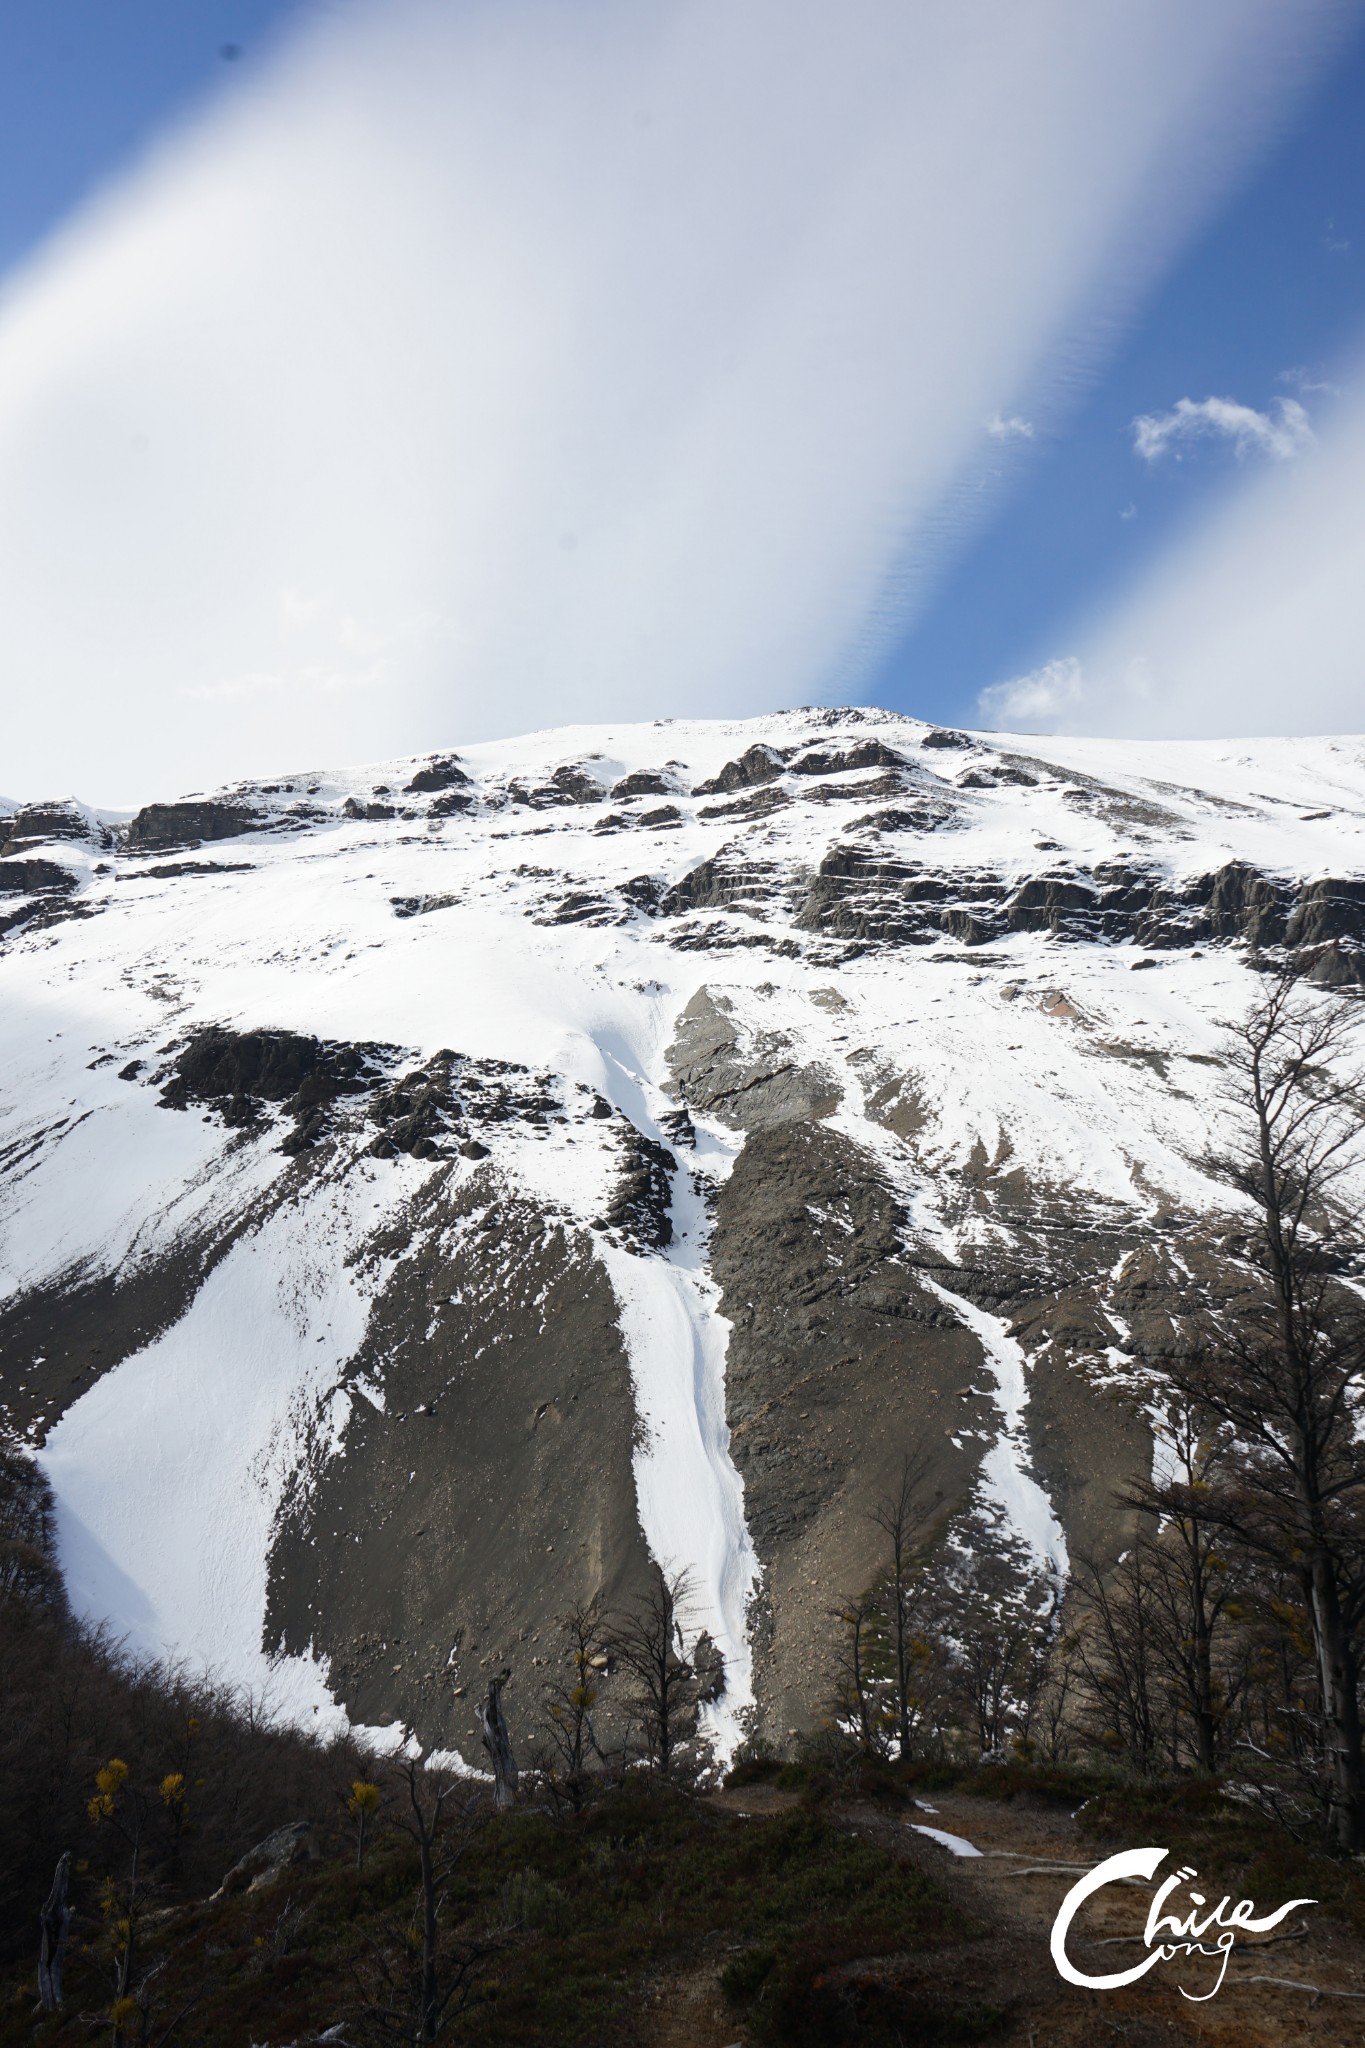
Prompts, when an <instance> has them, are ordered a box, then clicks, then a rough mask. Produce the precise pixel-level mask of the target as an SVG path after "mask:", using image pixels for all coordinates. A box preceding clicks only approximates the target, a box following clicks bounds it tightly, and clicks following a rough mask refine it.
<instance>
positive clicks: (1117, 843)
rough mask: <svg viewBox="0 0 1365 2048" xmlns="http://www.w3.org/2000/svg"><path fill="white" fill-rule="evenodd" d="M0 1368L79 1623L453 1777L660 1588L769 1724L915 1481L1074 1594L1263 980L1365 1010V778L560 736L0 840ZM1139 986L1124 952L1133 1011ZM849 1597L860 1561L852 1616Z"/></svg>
mask: <svg viewBox="0 0 1365 2048" xmlns="http://www.w3.org/2000/svg"><path fill="white" fill-rule="evenodd" d="M0 833H3V835H4V839H3V847H0V891H3V896H4V905H5V907H4V909H3V910H0V977H3V983H4V989H5V1001H4V1005H3V1015H2V1016H0V1031H3V1034H4V1042H5V1071H6V1074H7V1075H8V1077H9V1078H8V1080H7V1082H6V1084H5V1087H4V1090H3V1097H2V1098H0V1119H2V1120H0V1205H2V1206H0V1217H3V1237H0V1344H3V1347H4V1348H3V1354H0V1355H3V1359H4V1389H3V1398H4V1402H5V1420H6V1424H7V1426H8V1428H9V1429H10V1430H11V1432H12V1433H13V1434H14V1435H15V1436H17V1437H18V1438H20V1439H21V1440H27V1441H30V1442H32V1443H33V1444H34V1445H35V1446H36V1447H38V1450H39V1455H40V1456H41V1458H42V1460H43V1462H44V1465H45V1468H46V1470H47V1471H48V1473H49V1476H50V1477H51V1479H52V1482H53V1485H54V1487H55V1489H56V1493H57V1497H58V1503H59V1518H60V1528H61V1542H62V1557H63V1565H64V1568H65V1571H66V1574H67V1578H68V1582H69V1584H70V1585H71V1588H72V1597H73V1600H74V1601H75V1602H76V1604H77V1605H78V1607H81V1608H82V1609H83V1611H86V1612H89V1613H91V1614H95V1615H98V1616H99V1617H100V1618H103V1619H108V1620H110V1621H111V1622H112V1623H113V1625H114V1626H115V1627H117V1628H118V1629H120V1630H122V1631H126V1632H128V1634H129V1635H130V1639H131V1640H132V1641H133V1642H134V1643H135V1644H137V1645H138V1646H140V1647H143V1648H146V1649H149V1650H153V1651H157V1652H168V1651H179V1652H181V1653H183V1654H188V1655H190V1656H193V1657H197V1658H200V1659H202V1660H205V1661H208V1662H211V1663H214V1664H216V1665H218V1666H220V1668H224V1669H226V1670H228V1671H230V1673H231V1674H232V1675H233V1676H234V1677H236V1678H239V1679H241V1680H242V1681H243V1682H246V1683H250V1684H253V1685H256V1686H258V1687H271V1688H273V1689H274V1692H275V1695H276V1697H277V1698H278V1700H279V1702H280V1704H281V1706H282V1707H283V1708H284V1710H286V1711H288V1712H289V1713H291V1714H293V1715H295V1716H298V1717H302V1716H307V1717H308V1718H310V1719H313V1720H316V1721H325V1720H327V1719H328V1718H332V1719H335V1718H336V1717H338V1716H339V1715H340V1714H342V1713H343V1712H344V1713H345V1714H346V1715H347V1716H348V1717H349V1719H350V1720H351V1721H352V1722H353V1723H355V1724H357V1725H363V1726H369V1727H379V1728H384V1729H387V1730H388V1731H389V1732H390V1734H391V1735H392V1736H393V1737H394V1738H397V1737H399V1736H400V1735H401V1733H402V1732H403V1731H404V1730H407V1729H415V1730H416V1731H417V1733H418V1735H419V1737H420V1738H421V1739H422V1740H423V1741H425V1742H427V1743H437V1744H440V1745H444V1746H447V1747H452V1748H456V1749H460V1750H461V1751H462V1752H463V1753H464V1754H465V1755H466V1756H467V1757H473V1756H474V1755H475V1754H476V1753H477V1750H476V1744H475V1739H474V1738H473V1737H472V1734H471V1731H470V1729H469V1728H467V1727H465V1726H464V1725H463V1724H464V1720H466V1719H467V1715H465V1714H464V1712H463V1709H462V1707H461V1705H460V1698H461V1697H462V1695H457V1693H456V1687H457V1686H460V1687H462V1688H464V1690H465V1691H470V1690H472V1689H474V1687H475V1686H476V1683H477V1676H478V1674H479V1672H480V1671H481V1670H484V1669H487V1668H490V1666H491V1665H492V1664H493V1663H496V1662H497V1661H498V1660H502V1661H506V1662H511V1663H512V1664H513V1667H514V1669H516V1670H517V1671H518V1673H519V1677H520V1679H521V1680H522V1681H523V1682H525V1683H527V1684H528V1685H529V1684H532V1683H534V1679H535V1672H536V1665H535V1662H534V1660H535V1659H536V1658H537V1657H538V1656H540V1655H541V1654H542V1652H541V1650H540V1648H539V1646H538V1640H537V1639H538V1638H541V1637H543V1636H544V1635H545V1632H546V1631H547V1629H548V1627H549V1625H550V1622H551V1619H552V1617H553V1615H554V1614H555V1613H556V1612H558V1611H561V1610H562V1608H563V1607H564V1606H565V1605H567V1604H569V1602H570V1601H571V1600H572V1599H573V1598H577V1597H585V1598H586V1597H589V1596H590V1595H592V1594H593V1593H597V1594H599V1595H601V1596H602V1597H604V1598H607V1599H616V1598H620V1597H625V1596H626V1595H628V1593H629V1592H630V1591H631V1590H632V1589H633V1588H634V1587H636V1586H638V1585H639V1584H640V1583H641V1578H642V1574H643V1573H644V1571H645V1570H646V1568H647V1563H648V1559H649V1557H650V1556H653V1557H654V1558H656V1559H659V1560H660V1561H662V1562H665V1563H667V1564H669V1565H673V1566H678V1567H685V1568H687V1569H688V1570H689V1571H690V1573H691V1574H692V1577H693V1580H694V1582H695V1594H694V1625H695V1626H696V1628H698V1629H700V1630H705V1631H706V1633H707V1634H708V1635H709V1637H710V1639H711V1641H712V1642H713V1644H714V1645H715V1646H716V1648H717V1650H718V1652H719V1655H720V1656H721V1657H722V1658H723V1660H724V1668H725V1676H726V1688H725V1692H724V1694H723V1696H722V1697H721V1699H720V1701H719V1703H718V1704H717V1705H716V1706H715V1707H714V1708H713V1709H712V1710H711V1712H712V1719H713V1723H714V1726H715V1729H716V1731H717V1733H718V1735H719V1736H720V1738H721V1739H722V1741H723V1742H724V1743H725V1744H726V1745H732V1744H733V1742H734V1741H735V1740H737V1739H738V1737H739V1735H740V1733H741V1732H743V1731H744V1730H745V1729H747V1728H751V1727H752V1728H755V1729H757V1730H758V1731H760V1732H762V1733H764V1734H766V1735H768V1736H769V1737H772V1738H774V1739H779V1740H780V1739H784V1738H785V1736H786V1733H787V1730H788V1728H789V1727H791V1726H801V1725H806V1724H807V1723H808V1722H809V1720H810V1718H811V1717H812V1715H813V1714H815V1713H816V1712H817V1710H818V1707H819V1702H820V1699H821V1697H822V1686H823V1685H824V1683H825V1677H824V1672H823V1662H822V1660H823V1658H824V1654H825V1643H826V1637H827V1634H828V1619H827V1615H828V1609H829V1607H830V1605H831V1604H832V1602H834V1601H835V1600H836V1599H838V1598H839V1597H840V1596H841V1595H843V1594H845V1593H847V1592H848V1591H850V1590H853V1589H855V1588H856V1587H857V1586H858V1585H859V1584H860V1583H864V1582H865V1579H866V1576H867V1574H868V1573H870V1571H871V1570H872V1569H873V1564H874V1552H875V1541H874V1536H875V1532H873V1531H872V1530H871V1529H870V1526H869V1524H868V1519H867V1517H868V1510H869V1508H870V1506H871V1505H872V1504H873V1503H874V1501H875V1499H876V1497H877V1495H878V1492H879V1491H880V1490H881V1489H883V1488H884V1487H885V1485H886V1484H887V1483H888V1481H889V1478H890V1476H891V1475H892V1473H893V1471H894V1469H895V1468H896V1466H897V1463H898V1461H899V1460H900V1459H901V1458H902V1457H903V1456H906V1455H911V1454H916V1455H920V1456H928V1460H929V1464H930V1466H931V1468H932V1485H933V1487H934V1488H935V1489H936V1491H937V1493H938V1494H939V1495H940V1496H941V1499H942V1502H943V1503H944V1507H943V1511H944V1512H948V1513H964V1514H965V1513H968V1512H981V1513H984V1514H985V1515H986V1516H987V1517H988V1519H993V1520H994V1522H995V1523H996V1524H998V1526H999V1527H1001V1528H1002V1529H1008V1530H1013V1531H1014V1532H1016V1533H1018V1534H1020V1535H1021V1536H1022V1537H1023V1539H1024V1540H1025V1542H1026V1543H1027V1544H1028V1545H1029V1547H1030V1549H1031V1552H1032V1554H1033V1556H1034V1558H1035V1560H1036V1564H1037V1568H1038V1569H1039V1571H1040V1572H1042V1573H1045V1574H1051V1575H1052V1577H1053V1579H1054V1580H1055V1581H1056V1582H1057V1583H1058V1584H1059V1585H1060V1583H1061V1582H1062V1581H1063V1580H1064V1577H1065V1573H1066V1570H1067V1565H1068V1556H1069V1551H1070V1550H1071V1549H1075V1548H1078V1547H1079V1548H1083V1549H1085V1550H1086V1551H1096V1552H1098V1553H1100V1554H1106V1553H1107V1554H1112V1552H1113V1551H1114V1549H1116V1548H1117V1547H1118V1546H1119V1545H1120V1543H1121V1541H1122V1518H1121V1517H1120V1516H1118V1515H1117V1513H1116V1511H1115V1510H1114V1509H1113V1506H1112V1495H1113V1493H1114V1490H1115V1488H1116V1487H1117V1486H1118V1485H1119V1484H1120V1483H1121V1482H1122V1480H1123V1479H1124V1477H1125V1476H1126V1475H1129V1474H1131V1473H1132V1472H1133V1471H1135V1470H1140V1469H1144V1468H1148V1469H1149V1467H1150V1458H1151V1436H1150V1423H1149V1418H1148V1415H1147V1412H1146V1411H1147V1409H1148V1408H1149V1407H1150V1402H1151V1398H1152V1388H1153V1386H1154V1385H1156V1384H1157V1383H1158V1382H1159V1369H1160V1358H1161V1355H1162V1349H1163V1347H1165V1346H1169V1345H1171V1344H1173V1343H1177V1342H1178V1341H1179V1324H1180V1318H1181V1315H1182V1313H1183V1312H1184V1310H1185V1308H1186V1307H1187V1305H1188V1300H1189V1296H1190V1293H1191V1290H1194V1289H1198V1290H1200V1291H1202V1292H1205V1293H1207V1291H1208V1290H1209V1289H1211V1288H1212V1289H1214V1290H1216V1289H1217V1288H1218V1287H1219V1286H1220V1285H1222V1284H1224V1279H1225V1276H1226V1274H1227V1273H1228V1271H1229V1270H1230V1264H1229V1262H1235V1259H1236V1256H1237V1219H1236V1217H1235V1215H1230V1214H1229V1213H1228V1212H1227V1210H1226V1208H1225V1207H1224V1206H1223V1205H1224V1201H1225V1198H1224V1197H1222V1196H1219V1195H1218V1194H1217V1193H1216V1191H1215V1190H1214V1188H1213V1187H1212V1185H1211V1184H1210V1183H1209V1182H1208V1181H1207V1180H1206V1179H1205V1178H1204V1176H1203V1174H1202V1173H1201V1171H1200V1169H1199V1165H1198V1160H1199V1157H1200V1154H1201V1151H1202V1149H1203V1147H1204V1146H1205V1145H1206V1143H1207V1141H1208V1138H1209V1136H1210V1134H1211V1132H1212V1131H1214V1130H1215V1129H1216V1127H1217V1124H1218V1117H1219V1114H1220V1112H1219V1110H1218V1106H1217V1102H1216V1083H1217V1073H1218V1063H1219V1059H1220V1054H1219V1050H1218V1026H1219V1024H1220V1022H1222V1021H1226V1020H1227V1019H1230V1018H1231V1017H1233V1016H1235V1015H1236V1014H1238V1012H1239V1011H1240V1010H1241V1009H1242V1008H1244V1007H1245V1005H1246V1002H1247V1000H1248V999H1249V996H1250V993H1251V991H1252V989H1253V987H1254V985H1255V980H1256V977H1255V974H1254V972H1253V971H1252V969H1251V967H1250V966H1249V964H1248V963H1249V961H1250V960H1252V959H1253V958H1254V957H1255V956H1256V955H1257V954H1258V953H1261V952H1265V951H1267V950H1268V951H1270V952H1272V953H1274V954H1275V955H1276V957H1285V956H1293V957H1297V958H1298V959H1299V960H1300V961H1301V963H1302V964H1303V965H1304V967H1305V969H1306V970H1307V972H1308V973H1309V975H1310V977H1312V978H1313V979H1314V980H1316V981H1317V982H1319V983H1321V984H1323V985H1325V986H1329V987H1343V988H1355V987H1359V986H1362V985H1365V859H1362V848H1365V744H1362V742H1360V741H1358V740H1350V739H1327V740H1316V741H1300V742H1284V741H1275V742H1268V741H1266V742H1246V743H1212V742H1180V743H1166V744H1164V745H1163V744H1158V743H1155V742H1152V743H1142V744H1140V745H1132V746H1126V745H1119V744H1117V743H1110V742H1100V741H1064V740H1054V739H1047V740H1041V739H1036V738H1029V739H1025V738H1022V737H1020V736H1008V735H986V734H965V733H956V732H952V731H948V730H946V729H944V728H941V727H934V726H927V725H924V724H922V723H920V722H918V721H914V720H908V719H903V718H900V717H898V716H897V715H895V714H891V713H885V712H880V711H875V710H873V711H858V710H850V711H843V710H819V711H804V712H794V713H783V714H775V715H773V716H771V717H766V718H760V719H754V720H746V721H709V722H695V723H694V722H685V721H674V722H656V723H654V724H651V725H643V726H638V727H627V726H616V727H597V728H568V729H564V730H561V731H557V732H550V733H545V734H537V735H532V736H530V737H529V738H527V739H523V740H519V741H509V742H500V743H487V744H481V745H477V746H467V747H461V748H459V749H458V750H449V749H448V750H444V751H442V752H439V753H437V754H433V755H428V756H414V757H410V758H407V759H405V760H403V761H401V762H397V763H392V762H391V763H384V764H379V765H378V766H375V767H368V768H362V769H356V770H352V771H344V772H335V771H333V772H328V773H325V774H324V773H321V772H319V773H314V774H308V775H287V776H281V777H277V778H274V779H273V780H272V781H271V782H269V783H266V782H261V783H245V784H236V785H233V786H231V787H230V788H226V789H223V790H219V791H214V792H209V793H207V794H201V795H199V796H196V797H192V798H183V799H179V800H177V801H175V802H173V803H171V802H168V803H164V804H155V805H148V806H144V807H143V809H142V810H141V811H140V812H138V813H137V814H136V815H135V816H134V817H133V818H132V819H130V820H129V821H128V822H127V823H126V824H122V823H120V822H119V821H117V820H112V821H111V819H110V817H109V815H108V814H100V813H96V812H92V811H90V810H89V809H88V808H87V807H85V806H78V805H75V804H70V805H57V804H54V803H50V802H49V803H44V804H42V805H32V806H26V807H25V806H21V807H19V808H18V809H17V810H15V811H13V812H10V813H9V814H7V817H6V818H4V819H0ZM1134 969H1141V970H1143V971H1141V972H1140V973H1134V971H1133V970H1134ZM860 1575H862V1576H861V1578H860Z"/></svg>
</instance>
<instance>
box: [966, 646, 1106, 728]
mask: <svg viewBox="0 0 1365 2048" xmlns="http://www.w3.org/2000/svg"><path fill="white" fill-rule="evenodd" d="M1084 697H1085V677H1084V675H1083V673H1082V670H1081V664H1080V663H1079V661H1077V659H1076V657H1075V655H1074V654H1067V655H1063V656H1062V657H1061V658H1060V659H1059V660H1057V661H1049V662H1045V663H1044V665H1043V667H1042V668H1035V669H1032V670H1030V672H1029V673H1028V675H1026V676H1014V677H1012V678H1011V680H1010V681H1009V682H1007V683H992V684H991V686H990V688H989V689H986V690H983V691H982V692H981V695H980V696H979V697H978V699H977V705H978V708H979V710H980V712H981V716H982V719H983V720H984V722H985V724H986V726H987V727H988V728H993V729H995V730H997V731H1000V732H1052V731H1055V730H1056V729H1058V728H1065V727H1066V726H1067V725H1068V723H1069V722H1070V721H1071V720H1072V719H1073V718H1074V715H1075V712H1076V708H1077V706H1078V705H1079V704H1081V703H1082V701H1083V700H1084Z"/></svg>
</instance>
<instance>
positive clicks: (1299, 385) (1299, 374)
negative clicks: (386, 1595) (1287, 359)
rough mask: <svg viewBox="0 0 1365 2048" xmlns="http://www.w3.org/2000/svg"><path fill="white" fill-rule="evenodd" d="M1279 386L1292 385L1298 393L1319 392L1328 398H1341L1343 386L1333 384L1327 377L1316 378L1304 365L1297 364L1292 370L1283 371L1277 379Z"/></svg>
mask: <svg viewBox="0 0 1365 2048" xmlns="http://www.w3.org/2000/svg"><path fill="white" fill-rule="evenodd" d="M1275 382H1276V383H1277V384H1291V385H1292V386H1293V388H1294V389H1295V390H1296V391H1309V392H1312V391H1317V392H1321V393H1322V394H1323V395H1324V397H1327V398H1340V396H1341V386H1340V385H1339V384H1333V383H1332V382H1331V381H1330V380H1329V379H1328V378H1326V377H1318V376H1315V375H1314V373H1313V371H1311V370H1310V369H1308V368H1307V367H1306V366H1305V365H1304V364H1303V363H1295V364H1294V366H1293V367H1292V369H1288V370H1281V371H1280V373H1279V375H1278V376H1277V377H1276V379H1275Z"/></svg>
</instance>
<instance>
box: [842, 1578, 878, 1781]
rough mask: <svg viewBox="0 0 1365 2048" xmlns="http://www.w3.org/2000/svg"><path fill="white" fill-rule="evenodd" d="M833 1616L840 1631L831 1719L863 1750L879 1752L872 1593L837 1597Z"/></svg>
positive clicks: (874, 1604)
mask: <svg viewBox="0 0 1365 2048" xmlns="http://www.w3.org/2000/svg"><path fill="white" fill-rule="evenodd" d="M833 1619H834V1620H835V1621H836V1622H837V1623H838V1625H839V1631H840V1633H839V1643H838V1649H837V1651H836V1654H835V1666H834V1697H833V1700H832V1701H831V1706H832V1709H833V1716H834V1720H835V1722H836V1724H837V1725H838V1726H839V1727H841V1728H845V1729H848V1730H849V1731H850V1732H851V1733H852V1735H853V1739H854V1741H855V1742H856V1743H857V1745H858V1747H859V1749H861V1750H862V1751H864V1753H865V1754H867V1755H872V1754H874V1753H880V1752H881V1750H882V1731H881V1726H880V1717H879V1707H878V1700H877V1689H878V1688H877V1680H876V1678H875V1676H874V1670H873V1635H874V1631H875V1628H876V1625H877V1622H878V1621H879V1619H880V1610H879V1608H878V1605H877V1601H876V1598H875V1596H874V1595H873V1594H870V1593H869V1594H864V1595H863V1596H862V1597H861V1598H859V1599H853V1600H844V1601H841V1602H840V1604H839V1606H838V1607H836V1608H835V1610H834V1614H833Z"/></svg>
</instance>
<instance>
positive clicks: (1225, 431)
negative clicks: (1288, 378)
mask: <svg viewBox="0 0 1365 2048" xmlns="http://www.w3.org/2000/svg"><path fill="white" fill-rule="evenodd" d="M1312 439H1313V427H1312V422H1311V421H1310V420H1309V417H1308V414H1307V413H1306V412H1305V410H1304V408H1303V407H1302V405H1300V403H1299V401H1298V399H1297V398H1277V399H1275V400H1273V401H1272V409H1271V411H1269V412H1257V411H1256V409H1255V407H1254V406H1250V405H1239V404H1238V402H1237V400H1236V399H1235V398H1201V399H1193V398H1181V399H1177V401H1176V403H1175V405H1174V406H1173V407H1172V409H1171V411H1170V412H1163V413H1157V414H1153V413H1140V414H1139V415H1138V417H1137V418H1136V419H1135V420H1134V421H1133V447H1134V449H1135V450H1136V452H1137V453H1138V454H1139V455H1141V456H1142V457H1143V459H1144V460H1145V461H1147V462H1158V461H1160V459H1161V457H1162V456H1163V455H1166V454H1168V453H1169V452H1170V450H1171V448H1172V447H1174V446H1176V444H1177V443H1179V442H1182V441H1210V440H1213V441H1230V442H1231V443H1232V446H1233V450H1234V452H1235V453H1236V454H1237V455H1238V456H1239V457H1240V456H1243V455H1251V454H1256V455H1269V456H1272V457H1273V458H1274V459H1275V460H1276V461H1278V462H1286V461H1288V460H1289V458H1290V456H1293V455H1298V454H1299V453H1300V452H1301V451H1302V450H1303V449H1304V448H1307V447H1308V446H1309V445H1310V443H1311V442H1312ZM1179 459H1180V458H1179V451H1178V449H1177V454H1176V460H1177V461H1178V460H1179Z"/></svg>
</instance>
